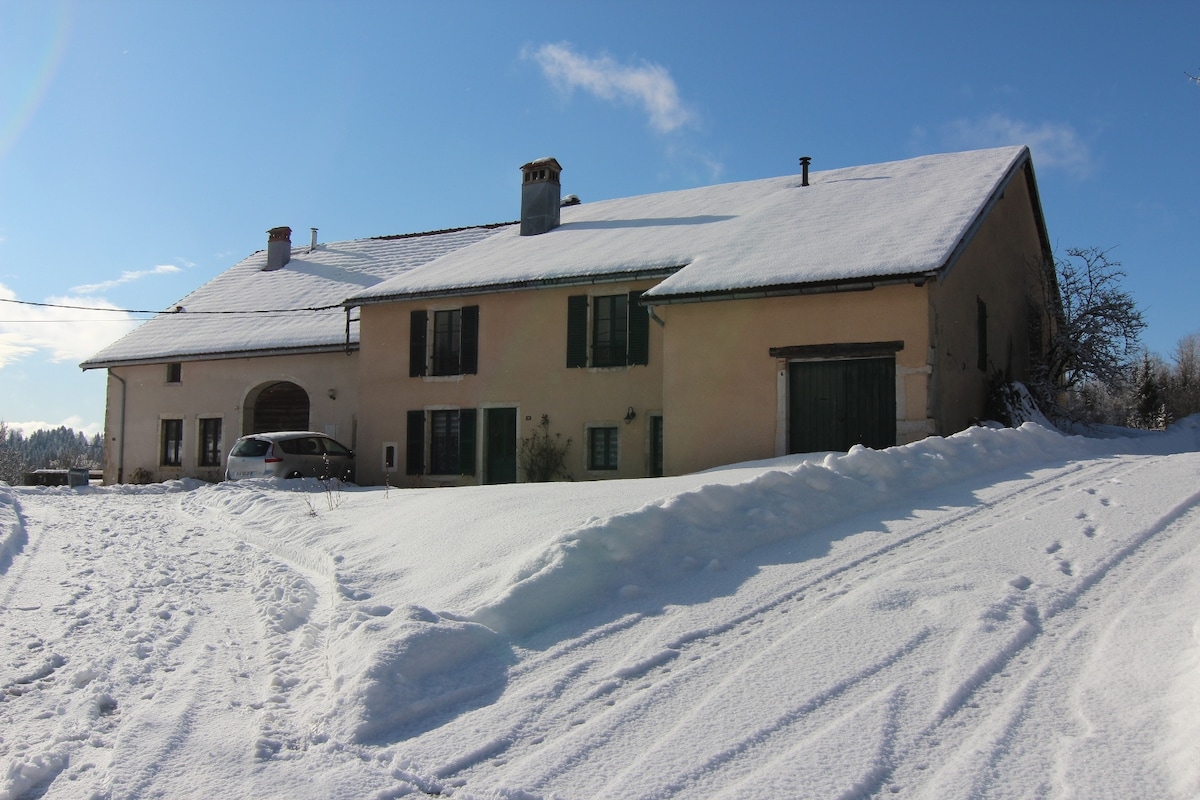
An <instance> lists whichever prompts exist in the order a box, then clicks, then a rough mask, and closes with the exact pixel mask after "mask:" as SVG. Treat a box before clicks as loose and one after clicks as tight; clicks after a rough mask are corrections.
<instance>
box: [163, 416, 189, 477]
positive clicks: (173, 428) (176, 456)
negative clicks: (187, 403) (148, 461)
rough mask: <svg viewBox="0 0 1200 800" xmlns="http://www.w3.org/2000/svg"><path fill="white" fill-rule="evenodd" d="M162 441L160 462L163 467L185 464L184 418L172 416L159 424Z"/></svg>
mask: <svg viewBox="0 0 1200 800" xmlns="http://www.w3.org/2000/svg"><path fill="white" fill-rule="evenodd" d="M159 430H160V431H161V433H162V442H161V443H160V444H161V446H160V447H159V459H158V463H159V466H161V467H182V466H183V419H181V418H179V417H172V418H169V419H163V420H162V421H161V422H160V424H159Z"/></svg>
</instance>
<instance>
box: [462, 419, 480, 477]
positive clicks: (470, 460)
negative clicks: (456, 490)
mask: <svg viewBox="0 0 1200 800" xmlns="http://www.w3.org/2000/svg"><path fill="white" fill-rule="evenodd" d="M475 416H476V414H475V409H473V408H464V409H462V410H461V411H459V412H458V471H459V473H460V474H462V475H474V474H475Z"/></svg>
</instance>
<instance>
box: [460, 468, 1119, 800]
mask: <svg viewBox="0 0 1200 800" xmlns="http://www.w3.org/2000/svg"><path fill="white" fill-rule="evenodd" d="M1129 470H1130V467H1129V465H1128V464H1123V463H1121V462H1119V461H1115V460H1109V461H1099V462H1095V461H1091V462H1084V463H1083V464H1076V463H1073V464H1070V465H1067V466H1065V467H1063V468H1061V469H1059V470H1058V471H1057V472H1055V473H1054V474H1053V475H1051V476H1050V477H1048V478H1043V479H1041V480H1039V481H1038V482H1037V483H1035V484H1032V485H1031V484H1030V482H1029V481H1028V479H1027V478H1026V479H1025V480H1022V481H1021V482H1020V483H1019V484H1018V486H1017V487H1016V488H1013V489H1002V490H1001V492H1000V493H995V492H992V493H991V496H990V497H989V498H988V499H986V500H984V501H982V502H980V503H978V504H976V505H973V506H970V507H966V508H958V509H954V510H953V511H951V512H950V513H949V514H940V515H938V516H937V517H935V518H934V519H932V520H929V521H928V522H925V523H921V524H920V525H918V526H917V527H916V528H915V529H914V528H911V527H910V528H909V529H907V530H906V531H905V533H904V534H903V535H901V536H899V537H892V538H891V539H890V540H889V541H888V543H887V544H885V545H883V546H879V545H878V544H877V541H878V538H877V537H873V539H872V541H871V542H870V543H868V544H867V545H865V546H864V547H863V548H862V549H861V551H860V552H858V553H857V554H852V555H849V556H846V555H845V554H840V555H839V556H838V558H837V559H836V560H833V559H829V560H833V563H834V564H835V566H833V567H832V568H828V567H826V568H824V569H822V567H823V566H825V565H826V564H827V563H828V561H829V560H827V559H824V558H822V559H818V560H817V561H816V562H815V563H814V564H813V569H811V570H807V571H808V572H809V573H810V577H808V578H806V579H802V580H801V581H800V582H799V584H797V583H796V582H795V580H794V579H795V575H794V574H791V573H789V576H788V579H787V582H786V585H784V584H781V585H780V586H779V587H777V591H775V592H774V593H773V594H770V596H769V599H768V600H767V601H766V602H762V603H759V604H757V605H755V606H754V607H752V608H749V609H746V610H745V611H744V612H742V613H740V614H737V615H735V616H734V617H733V619H732V620H731V621H730V622H728V623H725V624H722V625H720V626H717V627H702V628H697V629H693V630H690V631H685V632H683V633H679V634H675V635H674V636H670V637H669V638H668V639H667V641H666V642H665V644H664V645H663V646H662V647H661V649H658V650H655V649H654V648H653V646H651V648H650V652H648V653H647V654H646V655H643V656H636V655H635V656H633V657H632V658H631V661H630V662H629V663H627V664H626V665H625V666H623V667H618V668H616V669H609V670H607V671H606V672H604V673H600V672H599V669H600V667H599V665H593V664H591V663H588V664H587V665H586V667H584V668H583V669H580V670H572V669H571V668H570V667H569V666H568V667H566V668H564V675H571V679H570V680H564V681H562V683H561V685H562V687H563V689H564V695H557V694H556V695H555V696H552V697H542V698H538V702H537V703H535V704H533V707H531V708H528V709H527V711H528V713H527V714H524V715H522V717H521V719H520V720H519V721H517V722H515V723H514V724H513V726H512V728H511V730H510V731H509V733H508V734H507V736H506V741H508V742H509V745H508V747H507V748H506V749H507V750H509V752H508V753H507V754H506V759H507V761H508V763H520V762H521V761H523V760H527V761H530V762H533V761H538V760H543V763H542V765H541V768H540V769H538V773H539V775H541V776H542V777H543V778H544V779H545V780H547V781H549V780H550V779H551V778H552V777H553V776H554V775H556V774H560V773H561V772H564V771H569V770H571V769H573V768H575V766H576V761H577V759H576V758H575V756H573V755H572V753H577V752H579V751H581V750H586V749H588V748H589V747H601V746H602V745H603V744H604V743H605V742H606V741H608V740H609V739H611V738H612V737H614V736H616V735H618V732H619V729H620V727H621V719H623V718H625V717H626V716H628V715H639V714H645V713H652V711H653V707H654V706H656V705H662V702H661V701H662V700H663V697H662V696H663V695H664V694H672V693H680V694H681V695H685V694H686V692H687V687H688V686H689V685H690V684H692V683H696V684H701V685H703V683H704V681H702V680H693V678H694V677H698V675H699V673H697V670H703V669H706V668H709V665H706V662H707V661H709V660H711V659H712V658H714V656H713V655H710V654H705V653H704V651H705V648H706V644H705V642H706V641H708V640H717V639H720V638H722V637H726V638H727V634H729V633H730V632H731V631H734V630H736V629H737V628H739V627H741V628H743V629H745V630H746V631H747V632H748V633H747V639H745V640H744V644H743V645H742V646H741V647H740V648H739V649H740V650H742V651H743V653H748V655H742V656H738V655H737V654H734V655H732V656H730V657H741V658H743V662H744V663H742V664H741V665H740V666H739V667H737V668H735V669H732V670H730V671H729V672H728V673H727V674H728V677H727V678H726V679H725V680H724V681H723V682H722V683H721V684H720V687H721V688H720V689H718V690H715V691H713V692H712V695H714V696H720V695H722V694H724V693H725V692H726V691H728V690H729V688H730V687H733V686H736V685H737V684H738V683H740V682H744V681H746V680H747V676H750V675H753V674H754V673H755V671H756V670H757V669H760V667H759V664H760V662H763V661H765V660H768V659H769V658H770V655H771V652H772V650H773V649H774V645H772V644H771V643H770V642H767V643H766V644H764V640H766V639H772V638H775V639H781V637H782V639H781V640H786V639H790V638H792V637H803V636H805V635H807V631H808V630H809V629H810V628H812V627H813V626H814V623H816V622H819V621H821V620H822V619H825V618H828V617H830V616H833V617H836V615H837V613H838V611H839V607H840V602H841V600H842V598H843V597H845V596H846V595H847V594H848V593H853V592H854V590H855V586H856V585H857V584H858V583H860V582H861V581H863V580H865V579H868V578H871V577H873V576H876V575H879V574H881V573H883V572H886V571H888V570H893V569H896V567H897V565H902V564H904V563H907V562H908V561H912V560H915V558H912V557H906V556H905V553H906V551H910V548H913V547H920V548H921V549H922V551H923V552H927V551H928V549H929V548H934V549H939V548H949V547H954V546H957V545H961V544H962V543H963V542H964V541H969V540H971V539H973V538H975V537H980V536H987V535H988V532H987V528H988V527H990V526H992V525H994V524H995V523H994V520H996V519H997V518H1004V517H1006V516H1008V515H1010V514H1016V513H1020V512H1023V511H1024V510H1026V509H1028V508H1030V507H1038V506H1040V505H1044V504H1045V503H1047V502H1050V501H1056V498H1070V497H1072V496H1074V495H1073V491H1074V490H1078V489H1079V488H1080V487H1085V486H1091V485H1095V484H1096V483H1098V482H1103V481H1104V480H1106V479H1114V478H1117V479H1119V476H1121V475H1122V474H1124V473H1125V472H1128V471H1129ZM1023 477H1024V476H1023ZM890 511H891V510H890V509H889V510H884V511H883V512H881V515H883V516H886V514H887V513H889V512H890ZM871 516H872V517H873V516H874V512H872V514H871ZM971 518H977V519H979V520H980V522H979V523H978V524H975V525H971V524H969V520H970V519H971ZM964 521H968V524H967V525H963V522H964ZM854 524H856V521H851V522H850V523H848V524H847V525H848V526H853V525H854ZM838 527H844V526H838ZM947 529H949V530H954V531H956V534H955V535H954V536H953V537H948V538H947V537H946V536H945V535H944V531H945V530H947ZM923 557H925V556H924V555H922V558H923ZM817 570H819V571H817ZM814 573H815V574H814ZM789 611H790V612H792V613H791V614H784V613H783V612H789ZM639 619H640V618H634V617H633V616H631V617H627V618H624V619H623V620H621V621H618V623H619V625H620V626H629V625H633V624H635V623H637V622H638V621H639ZM768 619H769V620H772V624H770V625H764V624H763V622H764V621H765V620H768ZM618 623H613V624H614V626H616V625H618ZM587 638H588V637H584V639H581V640H580V641H579V642H574V641H572V642H567V643H564V644H563V645H562V646H560V647H557V648H554V649H552V650H551V651H547V652H546V653H543V654H539V655H537V656H535V657H534V658H533V659H531V660H530V661H528V662H523V663H522V665H521V667H520V670H521V671H524V670H525V669H526V668H528V669H530V670H534V669H540V668H541V665H540V663H539V664H537V666H536V667H535V665H534V662H546V661H552V660H559V659H562V660H568V659H574V658H576V657H577V653H576V650H579V649H582V650H586V649H587V644H588V642H587V641H586V639H587ZM926 638H927V634H926V633H921V634H920V635H919V636H917V637H915V638H914V640H913V643H912V645H911V648H910V649H909V650H905V648H901V649H900V651H899V652H898V653H897V654H896V655H895V656H894V657H893V658H890V659H889V658H883V659H882V660H881V661H880V663H879V666H878V668H871V667H867V668H864V669H862V670H860V671H859V673H858V674H859V680H850V681H848V682H843V683H842V684H840V685H834V686H826V687H825V689H823V690H822V689H820V688H819V687H817V688H814V689H813V690H812V692H811V696H812V697H819V698H823V701H822V702H816V701H813V700H809V699H806V700H804V701H801V702H799V703H796V704H795V705H794V706H792V707H791V708H789V709H787V710H785V711H783V713H781V715H780V716H779V717H778V718H776V720H775V721H766V720H764V721H762V724H761V725H760V726H758V727H757V728H756V729H755V730H754V731H752V732H750V733H748V734H747V735H745V736H742V737H741V738H740V739H739V740H738V741H737V742H735V743H731V744H729V745H728V746H727V747H726V749H725V750H723V751H722V752H723V753H725V755H726V756H727V758H728V759H729V760H730V761H731V762H732V761H733V760H735V759H736V760H745V761H752V760H753V759H754V758H757V757H758V756H756V755H754V751H755V750H761V749H763V748H767V747H777V748H787V747H789V746H790V745H789V744H788V742H790V741H791V738H790V737H791V735H790V734H789V735H787V736H779V735H777V734H779V733H785V732H786V731H787V728H789V727H792V726H797V725H799V726H801V727H804V726H806V725H808V724H809V723H810V722H812V720H811V717H812V716H813V715H814V714H815V713H816V712H817V711H819V710H820V711H822V712H823V713H824V715H825V716H824V718H825V721H823V722H821V723H820V725H821V727H826V726H828V725H835V724H838V720H839V719H841V718H843V717H851V716H853V715H854V714H856V713H859V709H860V708H861V707H862V705H863V704H864V703H868V702H869V700H868V699H867V697H868V696H872V695H874V694H876V693H877V692H878V685H879V684H880V683H881V682H882V683H885V684H886V683H887V682H888V681H893V680H894V681H897V682H900V681H902V680H903V677H900V678H893V677H889V675H890V674H891V673H896V674H898V675H900V676H903V674H904V672H905V670H906V661H907V659H906V658H905V654H906V652H912V653H915V652H916V649H917V648H919V647H920V646H922V643H924V642H925V639H926ZM639 649H640V650H642V652H645V647H644V643H642V644H641V647H640V648H639ZM634 652H637V651H634ZM697 654H699V655H697ZM693 657H695V660H693ZM919 660H920V659H918V661H919ZM580 663H581V664H582V663H584V662H580ZM711 667H712V668H715V667H716V663H713V664H712V665H711ZM693 673H695V675H694V674H693ZM580 681H586V682H587V683H588V684H589V685H590V686H591V688H590V690H589V691H588V692H586V693H585V694H584V695H583V696H582V697H580V696H579V693H578V692H574V693H570V696H566V695H567V692H566V689H567V688H569V687H573V686H575V684H577V683H578V682H580ZM860 684H861V685H860ZM564 703H566V704H568V709H567V711H566V712H565V713H563V712H562V711H561V710H560V707H561V706H562V704H564ZM712 704H713V700H712V698H697V699H696V700H694V701H691V702H682V703H679V704H677V706H682V707H685V708H688V709H690V710H689V711H688V712H687V713H686V714H685V715H684V716H683V717H681V718H679V719H678V720H677V721H676V722H675V723H674V725H672V726H671V728H670V729H671V730H672V731H674V733H672V734H669V735H663V736H660V738H659V739H658V741H656V742H651V743H649V744H648V746H647V747H645V748H643V749H640V750H638V755H637V756H636V761H637V762H638V764H641V763H642V762H645V761H647V760H653V759H655V758H659V754H661V753H669V751H670V750H671V749H672V742H673V741H674V737H675V736H683V735H686V733H687V732H688V731H693V730H695V729H697V728H698V727H702V726H703V722H704V720H705V719H706V718H710V717H713V716H717V717H719V716H720V715H719V712H718V713H716V714H714V710H713V708H712ZM830 705H831V706H833V707H834V708H833V710H829V709H826V706H830ZM551 707H555V711H556V713H554V714H552V715H550V716H552V717H562V716H568V717H573V718H576V719H581V720H586V722H584V723H583V724H580V725H577V726H571V727H570V728H568V729H566V730H559V731H547V730H539V725H538V723H537V719H538V718H539V717H541V716H543V715H547V714H548V710H549V709H550V708H551ZM839 708H840V709H841V710H840V711H839V710H837V709H839ZM885 727H886V726H885ZM893 727H894V726H893ZM560 737H566V738H568V739H570V740H573V741H574V742H575V746H573V747H568V746H566V745H565V744H562V745H561V746H560V747H558V748H557V749H558V750H559V751H560V752H561V753H562V755H560V756H557V757H552V756H551V754H549V753H546V752H544V751H545V749H546V747H545V744H544V743H546V742H548V741H553V740H555V739H556V738H560ZM805 738H807V737H805ZM584 739H586V740H587V743H585V742H584ZM530 741H532V742H534V743H536V745H537V746H536V747H535V748H534V749H533V750H529V746H528V744H526V743H528V742H530ZM773 742H775V744H773ZM880 746H881V748H883V749H884V750H886V749H887V748H886V747H885V746H884V744H883V743H881V745H880ZM535 751H536V752H535ZM492 755H494V754H493V752H492V751H489V752H488V756H489V757H490V756H492ZM548 757H552V758H553V760H557V761H558V762H559V766H557V767H556V766H553V765H548V764H546V763H544V759H546V758H548ZM889 760H890V759H889ZM662 761H663V762H664V764H669V762H670V758H669V757H663V758H662ZM455 766H456V767H457V768H458V769H459V770H467V771H468V772H469V766H470V764H469V763H465V762H460V763H456V765H455ZM627 767H628V768H627V769H626V770H623V772H628V773H629V774H637V773H639V770H638V769H637V768H635V766H634V765H627ZM721 768H722V760H721V758H717V759H715V760H712V761H710V762H708V763H706V764H704V765H702V766H701V767H699V768H696V767H693V768H691V769H690V770H688V772H687V774H686V775H676V776H675V777H674V778H671V779H668V778H665V777H664V781H663V784H664V785H662V786H657V787H656V788H655V789H654V791H650V790H648V789H647V790H646V792H647V794H648V795H652V794H656V793H658V794H657V796H671V795H673V794H675V793H680V792H681V793H685V794H686V792H687V788H686V787H688V786H694V785H696V784H697V783H700V782H702V780H703V777H704V776H705V774H708V773H711V772H715V771H718V770H720V769H721ZM647 771H648V770H646V769H645V767H644V766H643V767H642V768H641V769H640V774H642V775H645V774H646V772H647ZM649 771H650V772H654V770H649ZM884 771H885V768H884V767H881V766H877V767H876V768H875V769H874V771H873V772H871V773H870V774H867V775H864V777H863V780H862V781H860V782H859V784H858V786H859V788H862V787H863V786H867V785H871V784H872V782H874V781H878V780H880V779H881V778H880V775H882V774H883V773H884ZM642 789H645V787H642ZM606 790H607V791H611V792H615V793H622V794H625V793H627V792H629V791H631V790H630V789H629V787H624V786H622V785H621V783H620V778H614V780H613V781H612V783H611V784H610V785H609V786H608V787H607V789H606ZM633 794H634V795H635V796H636V795H637V794H638V792H637V791H634V792H633Z"/></svg>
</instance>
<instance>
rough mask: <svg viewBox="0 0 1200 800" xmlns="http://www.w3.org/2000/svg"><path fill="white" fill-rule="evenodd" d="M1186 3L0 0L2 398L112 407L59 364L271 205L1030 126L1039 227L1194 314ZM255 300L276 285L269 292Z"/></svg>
mask: <svg viewBox="0 0 1200 800" xmlns="http://www.w3.org/2000/svg"><path fill="white" fill-rule="evenodd" d="M1188 74H1191V75H1200V3H1198V2H1194V1H1193V2H1186V3H1183V2H1180V3H1172V2H1157V3H1154V4H1148V3H1124V4H1118V3H1104V2H1086V3H1085V2H1059V3H1056V2H1048V1H1044V2H1039V3H1023V2H1015V3H1003V4H999V3H989V4H984V3H963V2H961V0H960V1H959V2H953V3H951V2H946V3H921V2H915V3H895V2H879V3H871V2H837V3H834V2H829V3H820V4H818V3H804V2H789V3H746V4H737V5H736V7H735V4H732V3H729V4H720V5H717V4H713V5H712V6H711V7H710V6H702V5H699V4H695V3H683V2H680V3H667V2H662V3H646V2H637V3H619V2H613V3H603V4H601V3H588V4H575V3H563V2H558V3H521V2H512V3H508V2H436V3H434V2H429V3H405V2H382V1H378V2H353V0H351V1H350V2H339V3H336V4H335V3H332V2H273V0H253V1H252V2H228V3H227V2H215V1H213V0H204V1H203V2H201V1H199V0H197V1H196V2H192V1H191V0H173V2H119V1H118V0H86V1H83V2H61V1H60V2H55V1H54V0H39V1H37V2H34V1H33V0H5V2H4V3H0V300H16V301H21V302H20V303H11V302H0V419H2V420H4V421H5V422H7V423H8V424H10V425H21V426H27V425H29V424H31V423H40V424H42V425H60V424H66V425H70V426H72V427H75V428H77V429H85V430H88V431H89V432H98V431H100V430H101V425H102V420H103V410H104V383H105V381H104V376H103V374H102V373H101V372H88V373H83V372H81V371H80V370H79V368H78V363H79V362H80V361H81V360H83V359H84V358H86V357H87V356H89V355H91V354H92V353H94V352H95V351H96V350H98V349H99V348H100V347H101V346H103V345H104V344H107V343H108V341H110V340H111V339H113V338H115V337H116V336H118V335H120V334H121V333H122V332H124V331H126V330H129V328H130V326H131V325H133V324H135V320H136V319H138V318H144V316H145V315H140V317H139V315H129V314H114V313H102V312H94V311H92V312H82V311H70V310H64V309H57V308H48V307H41V306H30V305H26V303H50V304H65V305H81V306H88V307H104V308H117V309H162V308H167V307H170V306H172V305H173V304H174V303H175V301H177V300H178V299H180V298H181V297H183V296H184V295H185V294H187V293H188V292H189V291H190V290H192V289H193V288H195V287H196V286H199V285H200V284H201V283H203V282H205V281H207V280H209V279H210V278H212V277H213V276H215V275H217V274H218V273H220V272H221V271H223V270H225V269H226V268H228V267H229V266H231V265H232V264H234V263H236V262H237V261H239V260H241V259H242V258H243V257H245V256H246V255H248V254H250V253H251V252H253V251H255V250H259V249H262V248H263V247H265V245H266V230H267V229H268V228H271V227H274V226H277V225H288V226H290V227H292V228H293V229H294V230H296V231H298V233H297V234H294V237H293V238H294V239H296V240H297V241H306V240H307V236H308V229H309V228H310V227H316V228H319V229H320V239H321V241H336V240H340V239H354V238H360V237H366V236H376V235H383V234H393V233H408V232H414V231H423V230H435V229H440V228H447V227H458V226H464V225H473V224H479V223H489V222H501V221H507V220H512V219H514V218H515V217H516V216H517V213H518V202H519V167H520V165H521V164H523V163H525V162H526V161H529V160H530V159H533V158H538V157H541V156H547V155H552V156H555V157H556V158H557V159H558V160H559V161H560V162H561V163H562V165H563V191H564V192H568V193H574V194H578V195H579V196H580V197H581V198H582V199H583V200H584V201H585V202H587V201H589V200H599V199H605V198H611V197H622V196H628V195H635V194H643V193H647V192H656V191H665V190H670V189H677V188H684V187H691V186H699V185H705V184H710V183H719V182H726V181H737V180H746V179H753V178H761V177H768V176H775V175H783V174H789V173H794V172H797V171H798V165H797V159H798V158H799V157H800V156H802V155H808V156H811V157H812V158H813V164H812V169H813V170H822V169H832V168H836V167H843V166H850V165H855V164H868V163H874V162H880V161H889V160H894V159H902V158H908V157H911V156H916V155H923V154H927V153H937V152H947V151H953V150H965V149H972V148H977V147H990V146H994V145H1001V144H1017V143H1023V144H1028V145H1029V146H1030V147H1031V149H1032V152H1033V159H1034V166H1035V169H1036V172H1037V176H1038V181H1039V186H1040V189H1041V198H1042V203H1043V208H1044V211H1045V214H1046V220H1047V224H1048V227H1049V231H1050V236H1051V239H1052V241H1053V243H1054V245H1055V249H1056V250H1057V251H1060V252H1061V251H1062V250H1064V249H1066V248H1067V247H1076V246H1078V247H1092V246H1096V247H1102V248H1112V251H1111V253H1110V255H1111V257H1112V258H1115V259H1116V260H1118V261H1120V262H1122V264H1123V267H1124V269H1125V271H1126V272H1127V277H1126V279H1125V286H1126V288H1127V289H1129V290H1130V291H1131V292H1132V294H1133V295H1134V297H1135V299H1136V300H1137V301H1138V303H1139V304H1140V306H1141V307H1142V308H1143V310H1144V312H1145V315H1146V320H1147V322H1148V323H1149V329H1148V331H1147V332H1146V334H1145V336H1144V337H1143V341H1144V343H1145V344H1146V346H1147V347H1149V348H1150V349H1151V350H1153V351H1155V352H1158V353H1160V354H1162V355H1164V356H1169V355H1170V353H1171V352H1172V350H1173V349H1174V347H1175V343H1176V342H1177V341H1178V340H1179V339H1180V338H1181V337H1182V336H1184V335H1186V334H1188V333H1192V332H1195V331H1198V330H1200V315H1197V313H1196V310H1195V309H1196V304H1197V292H1196V290H1195V288H1194V287H1195V284H1196V280H1195V277H1196V270H1197V262H1198V260H1200V222H1198V220H1200V190H1198V188H1197V187H1200V158H1198V155H1197V147H1196V141H1197V134H1198V132H1200V85H1197V84H1196V83H1193V82H1191V81H1189V80H1188ZM263 300H264V307H266V305H269V303H270V298H264V299H263Z"/></svg>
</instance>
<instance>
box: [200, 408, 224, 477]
mask: <svg viewBox="0 0 1200 800" xmlns="http://www.w3.org/2000/svg"><path fill="white" fill-rule="evenodd" d="M200 466H202V467H219V466H221V418H220V417H208V418H205V419H201V420H200Z"/></svg>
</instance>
